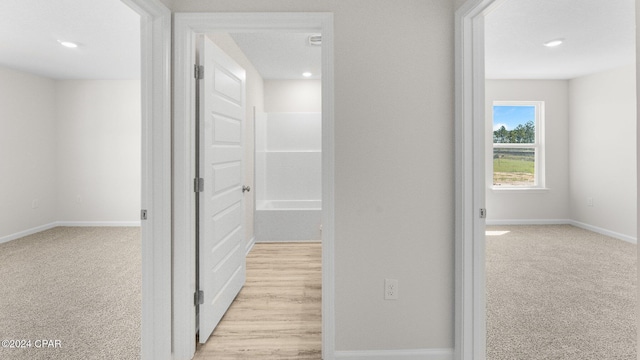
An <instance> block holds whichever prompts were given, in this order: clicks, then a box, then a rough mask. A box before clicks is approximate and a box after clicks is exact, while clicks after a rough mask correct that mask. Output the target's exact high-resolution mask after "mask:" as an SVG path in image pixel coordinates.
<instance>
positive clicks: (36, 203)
mask: <svg viewBox="0 0 640 360" xmlns="http://www.w3.org/2000/svg"><path fill="white" fill-rule="evenodd" d="M39 206H40V202H39V201H38V199H34V200H33V201H32V202H31V208H32V209H37V208H38V207H39Z"/></svg>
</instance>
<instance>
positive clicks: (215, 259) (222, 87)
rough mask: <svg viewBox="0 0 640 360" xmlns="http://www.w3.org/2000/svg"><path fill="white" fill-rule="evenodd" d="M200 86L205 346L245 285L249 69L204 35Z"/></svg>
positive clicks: (200, 50) (202, 326)
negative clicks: (245, 144) (245, 126)
mask: <svg viewBox="0 0 640 360" xmlns="http://www.w3.org/2000/svg"><path fill="white" fill-rule="evenodd" d="M198 59H199V62H200V65H202V66H204V76H203V78H202V79H201V80H200V81H198V86H199V101H200V106H199V109H198V111H199V122H200V125H199V127H200V130H199V134H198V136H199V164H198V168H199V172H200V175H199V176H200V178H202V179H204V190H203V191H201V192H200V193H199V196H200V197H199V226H198V228H199V229H198V230H199V270H198V271H199V289H200V290H201V291H203V295H204V301H203V304H201V305H200V309H199V323H200V342H201V343H204V342H206V341H207V339H208V338H209V336H210V335H211V333H212V332H213V330H214V329H215V327H216V326H217V325H218V323H219V322H220V319H221V318H222V316H223V315H224V313H225V312H226V311H227V309H228V308H229V306H230V305H231V303H232V302H233V299H234V298H235V297H236V295H237V294H238V292H240V289H242V286H243V285H244V282H245V273H246V270H245V247H244V229H243V227H242V225H243V222H244V204H243V192H242V185H243V183H242V181H243V164H242V153H243V148H242V130H243V121H244V119H245V80H246V75H245V70H244V69H243V68H242V67H241V66H240V65H238V64H237V63H236V62H235V61H233V59H231V58H230V57H229V56H228V55H227V54H225V53H224V52H223V51H222V50H221V49H220V48H218V47H217V46H216V45H214V44H213V42H212V41H211V40H209V39H208V38H207V37H205V36H201V37H199V39H198Z"/></svg>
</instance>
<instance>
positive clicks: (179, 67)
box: [172, 13, 335, 360]
mask: <svg viewBox="0 0 640 360" xmlns="http://www.w3.org/2000/svg"><path fill="white" fill-rule="evenodd" d="M250 31H251V32H256V31H260V32H272V31H292V32H301V31H302V32H314V33H315V32H320V33H322V36H323V39H322V42H323V44H322V224H323V231H322V352H323V358H324V359H326V360H330V359H333V357H334V351H335V312H334V298H335V295H334V294H335V290H334V97H333V93H334V91H333V89H334V80H333V14H331V13H175V14H174V39H173V40H174V42H173V45H174V53H173V55H174V59H173V60H174V66H175V67H174V113H173V114H174V127H173V136H174V137H173V150H174V163H173V165H174V171H173V182H174V189H173V190H174V194H173V196H174V197H173V200H174V213H173V224H174V228H173V231H174V232H173V344H172V345H173V353H174V359H176V360H183V359H184V360H186V359H191V358H192V357H193V355H194V353H195V341H194V335H195V328H196V319H195V317H196V316H195V309H194V300H193V299H194V292H195V197H194V192H193V179H194V177H195V162H194V159H195V148H194V146H193V145H194V134H195V124H194V119H195V115H194V114H195V106H194V101H192V100H193V99H195V79H194V78H193V64H195V38H196V36H197V35H198V34H204V33H210V32H250Z"/></svg>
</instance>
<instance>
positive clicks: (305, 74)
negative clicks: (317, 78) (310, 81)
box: [302, 71, 313, 77]
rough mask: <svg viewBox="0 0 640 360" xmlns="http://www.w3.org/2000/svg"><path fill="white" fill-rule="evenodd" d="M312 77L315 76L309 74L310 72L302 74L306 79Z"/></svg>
mask: <svg viewBox="0 0 640 360" xmlns="http://www.w3.org/2000/svg"><path fill="white" fill-rule="evenodd" d="M311 75H313V74H312V73H310V72H308V71H305V72H303V73H302V76H304V77H311Z"/></svg>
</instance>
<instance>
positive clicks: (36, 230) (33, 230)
mask: <svg viewBox="0 0 640 360" xmlns="http://www.w3.org/2000/svg"><path fill="white" fill-rule="evenodd" d="M56 226H58V224H57V223H56V222H55V221H54V222H52V223H49V224H45V225H40V226H36V227H34V228H31V229H27V230H23V231H18V232H17V233H14V234H11V235H7V236H3V237H0V244H2V243H6V242H9V241H11V240H15V239H19V238H21V237H25V236H29V235H33V234H35V233H39V232H41V231H45V230H49V229H53V228H54V227H56Z"/></svg>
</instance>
